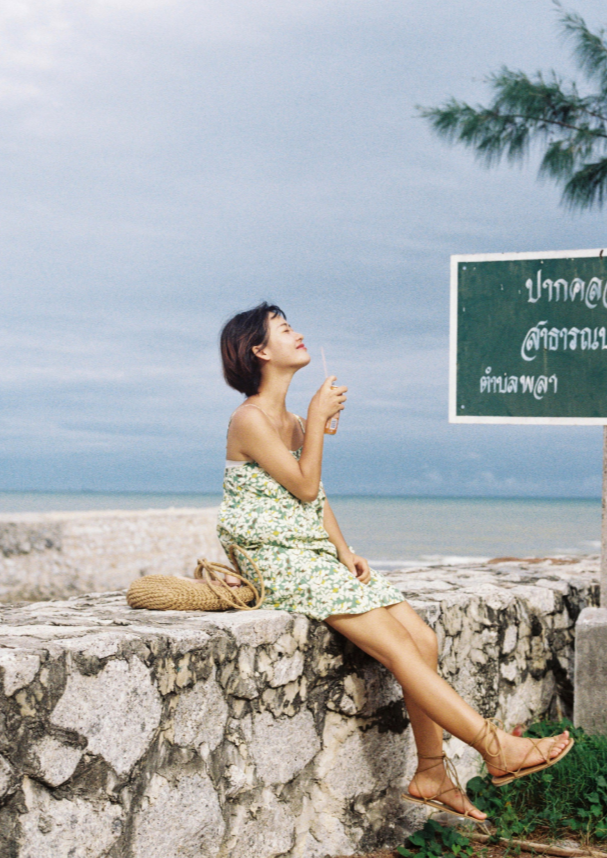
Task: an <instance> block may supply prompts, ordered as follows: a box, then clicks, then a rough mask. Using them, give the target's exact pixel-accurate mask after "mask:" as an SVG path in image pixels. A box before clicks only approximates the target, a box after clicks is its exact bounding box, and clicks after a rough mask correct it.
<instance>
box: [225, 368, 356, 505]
mask: <svg viewBox="0 0 607 858" xmlns="http://www.w3.org/2000/svg"><path fill="white" fill-rule="evenodd" d="M334 380H335V376H330V377H329V378H328V379H327V380H326V381H325V382H324V384H323V385H322V387H321V388H320V389H319V390H318V391H317V392H316V393H315V394H314V396H313V397H312V401H311V402H310V407H309V408H308V418H307V421H306V433H305V436H304V443H303V450H302V452H301V456H300V458H299V461H298V460H297V459H296V458H295V457H294V456H293V455H292V454H291V453H290V452H289V450H288V449H287V447H286V446H285V444H284V442H283V440H282V438H281V437H280V435H279V434H278V432H277V430H276V428H275V426H274V425H273V423H272V422H271V420H270V419H269V418H268V417H267V416H266V415H265V414H264V413H263V412H261V411H259V410H258V409H257V408H241V409H239V410H237V411H236V412H235V414H234V417H233V419H232V424H231V427H230V432H231V433H232V432H233V433H234V435H233V438H234V440H235V441H236V442H237V446H238V448H239V450H240V451H241V453H242V455H243V456H246V457H247V458H249V459H252V460H253V461H254V462H257V464H258V465H260V466H261V467H262V468H263V469H264V471H267V472H268V474H270V476H272V477H274V479H275V480H276V481H277V482H279V483H280V484H281V485H282V486H284V487H285V488H286V489H288V491H290V492H291V494H294V495H295V497H298V498H299V499H300V500H301V501H304V502H305V503H309V502H310V501H313V500H314V499H315V498H316V496H317V495H318V489H319V486H320V476H321V470H322V450H323V444H324V438H325V424H326V422H327V420H328V419H329V417H332V416H333V414H335V413H337V412H338V411H341V410H342V409H343V407H344V402H345V401H346V397H345V395H344V394H345V392H346V390H347V389H348V388H347V387H335V388H332V387H331V383H332V382H333V381H334Z"/></svg>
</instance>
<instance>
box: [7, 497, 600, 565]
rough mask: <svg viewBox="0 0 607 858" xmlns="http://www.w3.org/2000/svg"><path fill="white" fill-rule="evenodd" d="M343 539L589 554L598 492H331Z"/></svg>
mask: <svg viewBox="0 0 607 858" xmlns="http://www.w3.org/2000/svg"><path fill="white" fill-rule="evenodd" d="M220 500H221V497H220V496H219V495H208V494H143V493H136V492H129V493H122V492H120V493H107V494H103V493H97V492H75V493H68V492H64V493H53V492H0V513H6V512H51V511H61V510H100V509H106V510H110V509H166V508H168V507H215V506H217V505H218V504H219V502H220ZM331 506H332V507H333V510H334V512H335V515H336V517H337V520H338V522H339V524H340V526H341V529H342V531H343V533H344V536H345V537H346V539H347V541H348V542H349V544H351V545H352V546H353V548H354V549H355V550H356V551H357V552H358V553H359V554H362V555H363V556H365V557H367V558H368V559H369V560H370V561H371V562H372V563H374V564H375V565H376V566H377V567H379V568H382V567H383V568H391V567H393V568H398V567H401V568H402V567H407V566H411V565H420V564H429V565H432V564H435V563H444V562H450V563H465V562H472V561H481V560H488V559H490V558H493V557H503V556H512V557H543V556H546V555H551V554H596V553H597V552H598V550H599V548H600V538H601V501H600V499H598V498H597V499H589V500H583V499H582V500H580V499H575V500H571V499H534V498H428V497H417V498H416V497H369V496H357V497H339V496H337V497H332V498H331Z"/></svg>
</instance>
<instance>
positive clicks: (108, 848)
mask: <svg viewBox="0 0 607 858" xmlns="http://www.w3.org/2000/svg"><path fill="white" fill-rule="evenodd" d="M393 578H394V580H395V581H396V582H397V583H398V584H399V585H400V586H401V587H402V589H403V591H404V593H405V595H406V596H407V598H408V599H409V601H410V602H411V604H412V605H413V606H414V607H415V608H416V609H417V610H418V611H419V612H420V613H421V614H422V615H423V616H424V617H425V618H426V619H427V621H428V622H429V623H430V624H431V625H432V626H433V627H434V628H435V629H436V631H437V633H438V635H439V639H440V642H441V648H442V658H441V670H442V672H443V674H444V675H445V677H446V678H447V679H449V680H450V681H451V682H452V683H453V684H454V686H455V687H456V688H457V689H458V691H460V693H462V694H463V696H464V697H465V698H466V699H467V700H468V701H470V702H471V703H472V704H473V705H475V706H476V707H477V708H478V709H480V710H481V712H482V713H483V714H484V715H486V716H497V717H501V718H503V719H504V720H505V721H506V723H507V725H508V726H512V725H514V724H516V723H518V722H524V721H528V720H530V719H532V718H536V717H538V716H541V715H544V714H546V713H552V714H559V713H561V712H567V711H569V708H570V705H571V678H572V676H571V672H572V665H573V629H574V623H575V619H576V617H577V615H578V613H579V611H580V609H581V608H582V607H584V606H585V605H588V604H596V603H597V598H598V585H597V581H598V573H597V566H596V562H595V560H585V561H580V562H574V561H573V560H572V559H570V562H561V563H556V562H549V561H544V562H542V563H537V564H532V563H520V562H519V563H514V562H513V563H501V564H495V565H493V566H477V567H467V568H449V567H443V568H434V569H427V570H417V571H413V572H409V573H394V575H393ZM447 748H448V750H449V752H450V754H451V755H452V756H453V758H454V759H455V760H456V763H457V765H458V768H459V770H460V772H461V774H462V776H463V777H464V778H465V777H466V776H469V775H471V774H473V773H474V771H475V770H476V766H477V764H478V760H477V758H476V756H475V755H474V753H471V752H470V750H469V749H468V748H466V746H464V745H463V744H462V743H461V742H459V741H457V740H456V739H454V738H449V739H448V742H447ZM415 764H416V760H415V752H414V745H413V740H412V736H411V730H410V727H409V723H408V719H407V714H406V711H405V710H404V707H403V703H402V696H401V692H400V689H399V687H398V686H397V685H396V683H395V682H394V681H393V679H392V677H391V676H390V675H389V674H388V673H387V672H386V671H385V670H384V669H383V668H381V667H380V666H379V665H378V664H377V663H376V662H374V661H373V660H371V659H370V658H368V657H367V656H365V655H363V654H362V653H361V652H360V651H358V650H356V649H355V648H353V647H352V646H351V645H349V644H347V643H346V642H345V641H344V639H343V638H341V637H340V636H338V635H337V634H335V633H333V632H332V631H331V630H330V629H329V628H328V627H327V626H326V625H325V624H324V623H317V622H314V621H310V620H308V619H307V618H305V617H303V616H301V615H296V614H287V613H284V612H279V611H263V610H262V611H259V612H255V613H253V612H252V613H242V614H239V613H234V612H228V613H223V614H222V613H219V614H204V613H198V614H197V613H178V612H166V613H154V612H147V611H131V610H130V609H129V608H128V607H127V605H126V602H125V599H124V594H123V593H105V594H96V595H88V596H81V597H76V598H73V599H69V600H66V601H55V602H39V603H36V604H31V605H26V606H15V607H11V606H7V607H4V608H2V609H0V855H2V856H3V858H228V856H230V858H278V856H284V858H326V856H336V855H348V854H352V853H354V852H355V851H357V850H370V849H372V848H374V847H376V846H391V845H397V844H400V843H402V841H403V839H404V837H405V835H406V834H407V833H408V832H409V831H410V830H411V828H412V827H413V826H415V825H416V824H419V818H420V816H419V815H420V811H419V810H416V809H412V806H411V805H406V804H405V803H403V802H402V801H401V799H400V793H401V791H402V789H403V788H404V786H405V785H406V783H407V780H408V778H410V777H411V774H412V772H413V770H414V768H415Z"/></svg>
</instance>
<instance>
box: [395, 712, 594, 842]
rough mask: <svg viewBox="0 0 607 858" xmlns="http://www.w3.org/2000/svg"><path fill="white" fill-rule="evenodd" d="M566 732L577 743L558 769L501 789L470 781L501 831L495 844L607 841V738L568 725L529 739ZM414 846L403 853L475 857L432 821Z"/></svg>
mask: <svg viewBox="0 0 607 858" xmlns="http://www.w3.org/2000/svg"><path fill="white" fill-rule="evenodd" d="M564 729H567V730H569V731H570V733H571V735H572V736H573V738H574V739H575V741H576V744H575V746H574V747H573V749H572V751H571V753H569V754H568V755H567V756H566V757H565V759H564V760H563V761H562V762H560V763H558V765H556V766H552V767H551V768H549V769H545V770H544V771H542V772H538V773H537V774H534V775H529V776H528V777H524V778H521V779H520V780H517V781H513V782H512V783H511V784H508V785H507V786H504V787H500V788H499V789H498V788H497V787H494V786H493V784H492V783H491V778H490V777H489V775H486V776H485V777H480V776H479V777H475V778H472V779H471V780H470V781H468V784H467V790H468V794H469V796H470V799H471V800H472V801H473V802H474V803H475V804H476V806H477V807H478V808H479V809H480V810H482V811H484V812H485V813H486V814H487V815H488V817H489V820H488V821H489V822H490V823H491V824H492V826H493V825H494V826H496V831H495V835H494V836H493V837H492V841H494V842H497V841H498V838H500V837H504V838H506V839H508V840H510V839H523V840H524V839H529V837H530V836H533V837H534V838H537V837H541V838H544V837H547V838H549V839H557V838H564V837H567V836H569V837H575V838H576V839H578V840H581V841H582V842H584V843H592V842H596V841H601V840H605V839H607V736H589V735H587V734H586V733H584V731H583V730H581V729H580V728H576V727H574V726H573V725H572V724H571V722H570V721H567V720H564V721H559V722H557V723H548V722H540V723H538V724H534V725H533V726H532V727H530V728H529V730H528V731H527V732H526V733H525V736H531V737H534V738H541V737H543V736H550V735H554V734H555V733H558V732H559V731H561V730H564ZM408 843H409V844H410V845H411V846H412V847H415V852H413V851H411V850H409V849H406V848H401V849H399V850H398V852H399V854H400V855H402V856H404V858H412V856H413V855H415V856H416V858H435V856H437V855H456V856H457V855H459V856H469V855H471V854H472V852H473V849H472V847H471V845H470V840H469V838H467V837H466V836H465V835H464V834H462V833H460V832H458V831H455V830H453V829H451V828H445V827H444V826H442V825H439V823H437V822H435V821H434V820H432V819H430V820H429V821H428V822H427V823H426V825H425V826H424V828H423V829H422V830H421V831H418V832H416V833H415V834H414V835H412V837H410V838H409V841H408Z"/></svg>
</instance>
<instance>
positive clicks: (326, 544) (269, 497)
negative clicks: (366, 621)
mask: <svg viewBox="0 0 607 858" xmlns="http://www.w3.org/2000/svg"><path fill="white" fill-rule="evenodd" d="M298 419H299V418H298ZM300 425H301V421H300ZM302 429H303V426H302ZM301 450H302V448H301V447H300V448H299V450H292V451H291V452H292V454H293V455H294V456H295V458H296V459H299V457H300V456H301ZM325 500H326V495H325V492H324V489H323V486H322V483H321V485H320V489H319V491H318V495H317V497H316V499H315V500H313V501H311V502H310V503H304V502H303V501H301V500H299V498H297V497H295V495H292V494H291V492H289V491H288V490H287V489H285V488H284V486H282V485H281V484H280V483H279V482H277V481H276V480H275V479H274V478H273V477H271V476H270V475H269V474H268V473H267V471H264V470H263V468H261V467H260V466H259V465H258V464H257V463H256V462H243V463H242V464H241V465H238V466H236V467H229V468H226V471H225V477H224V481H223V501H222V503H221V506H220V508H219V517H218V526H217V532H218V535H219V539H220V541H221V544H222V545H223V547H224V549H225V550H226V552H227V550H228V548H229V546H230V545H231V544H232V543H235V544H236V545H238V546H241V547H242V548H244V549H246V551H247V552H248V553H249V554H250V555H251V557H252V558H253V560H254V561H255V563H256V564H257V565H258V567H259V569H260V571H261V573H262V574H263V578H264V583H265V588H266V598H265V601H264V603H263V607H264V608H274V609H276V610H283V611H297V612H299V613H302V614H306V615H307V616H308V617H312V618H314V619H316V620H324V619H326V617H329V616H331V615H332V614H362V613H365V611H370V610H372V609H373V608H380V607H385V606H387V605H394V604H396V603H398V602H402V601H403V594H402V593H401V591H400V590H398V589H397V588H396V587H394V586H393V585H392V584H390V582H389V581H387V580H386V578H384V577H383V576H382V575H380V574H379V573H378V572H375V571H372V572H371V580H370V581H369V583H368V584H362V583H360V581H359V580H358V578H356V577H355V576H354V575H353V574H352V573H351V572H350V570H349V569H348V568H347V566H344V565H343V563H340V562H339V559H338V557H337V550H336V548H335V546H334V545H333V543H332V542H331V541H330V540H329V535H328V533H327V531H326V530H325V529H324V527H323V508H324V504H325ZM237 558H238V561H239V565H240V567H241V571H242V574H243V575H244V576H245V577H248V578H249V579H250V580H252V581H253V583H255V584H257V583H258V582H257V581H256V575H255V572H254V570H253V568H252V567H251V566H250V564H248V563H247V562H246V561H245V560H244V558H243V557H241V556H238V555H237Z"/></svg>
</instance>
